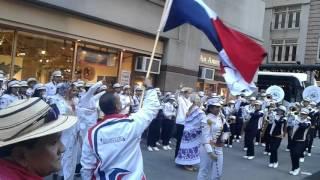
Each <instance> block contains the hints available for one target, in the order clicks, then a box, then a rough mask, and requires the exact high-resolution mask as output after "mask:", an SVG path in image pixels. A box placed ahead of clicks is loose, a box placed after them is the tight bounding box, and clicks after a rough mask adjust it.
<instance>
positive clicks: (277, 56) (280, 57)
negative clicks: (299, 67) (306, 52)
mask: <svg viewBox="0 0 320 180" xmlns="http://www.w3.org/2000/svg"><path fill="white" fill-rule="evenodd" d="M297 47H298V43H297V40H296V39H290V40H272V59H271V61H272V62H273V63H293V62H296V61H297Z"/></svg>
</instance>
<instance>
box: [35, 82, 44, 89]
mask: <svg viewBox="0 0 320 180" xmlns="http://www.w3.org/2000/svg"><path fill="white" fill-rule="evenodd" d="M34 89H35V90H45V89H46V87H45V86H44V85H43V84H41V83H38V84H36V85H34Z"/></svg>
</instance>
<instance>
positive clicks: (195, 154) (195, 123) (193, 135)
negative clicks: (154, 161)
mask: <svg viewBox="0 0 320 180" xmlns="http://www.w3.org/2000/svg"><path fill="white" fill-rule="evenodd" d="M190 102H191V103H192V105H191V106H190V108H189V110H188V112H187V116H186V120H185V124H184V130H183V135H182V139H181V144H180V149H179V152H178V155H177V157H176V159H175V162H176V164H178V165H182V166H184V169H186V170H188V171H195V170H196V169H195V167H194V165H197V164H199V163H200V155H199V147H200V141H201V122H202V121H205V120H206V114H205V113H204V112H203V111H202V109H201V107H200V106H201V99H200V97H199V96H198V95H197V94H192V95H191V96H190Z"/></svg>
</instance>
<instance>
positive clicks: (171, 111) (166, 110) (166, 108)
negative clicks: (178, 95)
mask: <svg viewBox="0 0 320 180" xmlns="http://www.w3.org/2000/svg"><path fill="white" fill-rule="evenodd" d="M163 114H164V116H165V117H166V118H168V119H171V120H172V118H173V117H175V116H176V115H177V110H176V108H175V107H174V106H173V104H171V103H170V102H166V103H164V105H163Z"/></svg>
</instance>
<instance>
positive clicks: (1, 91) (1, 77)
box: [0, 70, 5, 97]
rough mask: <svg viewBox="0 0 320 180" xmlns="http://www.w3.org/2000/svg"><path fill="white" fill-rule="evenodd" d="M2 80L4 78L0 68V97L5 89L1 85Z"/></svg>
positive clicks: (2, 83)
mask: <svg viewBox="0 0 320 180" xmlns="http://www.w3.org/2000/svg"><path fill="white" fill-rule="evenodd" d="M4 81H5V78H4V75H3V72H2V71H1V70H0V97H1V96H2V95H3V93H4V91H5V89H4V87H3V85H4Z"/></svg>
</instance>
